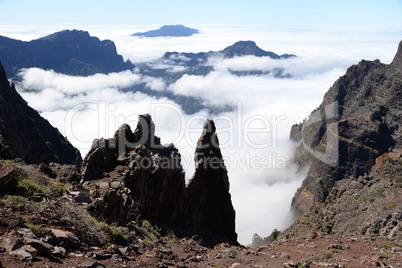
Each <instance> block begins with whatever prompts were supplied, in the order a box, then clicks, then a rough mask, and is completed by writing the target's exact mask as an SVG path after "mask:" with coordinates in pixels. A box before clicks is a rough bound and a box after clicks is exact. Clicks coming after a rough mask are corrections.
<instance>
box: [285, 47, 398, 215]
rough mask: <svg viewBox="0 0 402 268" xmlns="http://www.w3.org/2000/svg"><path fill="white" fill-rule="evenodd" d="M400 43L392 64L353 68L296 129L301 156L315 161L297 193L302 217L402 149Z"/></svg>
mask: <svg viewBox="0 0 402 268" xmlns="http://www.w3.org/2000/svg"><path fill="white" fill-rule="evenodd" d="M401 54H402V49H401V44H399V49H398V53H397V55H396V56H395V59H394V61H393V62H392V64H389V65H387V64H383V63H380V62H379V61H378V60H376V61H365V60H362V61H361V62H360V63H359V64H357V65H353V66H351V67H350V68H349V69H348V70H347V72H346V74H345V75H344V76H342V77H340V78H339V79H338V80H337V81H336V82H335V84H334V85H333V86H332V87H331V88H330V89H329V91H328V92H327V93H326V94H325V96H324V100H323V102H322V104H321V105H320V107H319V108H318V109H317V110H315V111H314V112H313V113H312V114H311V116H310V118H309V120H307V121H306V122H304V123H303V124H301V125H300V124H298V125H295V126H294V127H293V128H292V133H291V138H292V139H294V140H299V141H302V142H303V143H304V146H303V144H302V146H300V148H299V150H298V156H297V157H296V158H297V159H298V160H300V161H297V162H298V163H299V164H301V165H303V164H305V163H306V161H301V159H307V160H310V161H311V167H310V169H309V171H308V175H307V177H306V178H305V180H304V181H303V183H302V186H301V187H300V189H299V190H298V191H297V193H296V194H295V197H294V199H293V202H292V208H293V210H294V211H295V212H296V214H297V215H300V214H302V213H304V212H306V211H308V210H309V209H310V208H311V206H313V205H314V204H316V203H317V202H318V203H322V202H324V201H325V200H326V199H327V196H328V195H329V194H330V192H331V190H332V189H333V188H334V187H335V186H337V185H340V184H342V183H343V182H344V181H345V180H347V179H352V180H353V179H357V178H358V177H359V176H364V175H365V174H369V173H370V170H371V169H372V167H373V165H374V163H375V161H376V158H378V157H379V156H380V155H382V154H384V153H388V152H400V151H401V149H402V129H401V127H400V126H401V124H402V112H401V111H402V72H401V70H402V60H401V57H402V56H401Z"/></svg>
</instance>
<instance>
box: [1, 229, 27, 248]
mask: <svg viewBox="0 0 402 268" xmlns="http://www.w3.org/2000/svg"><path fill="white" fill-rule="evenodd" d="M23 245H24V242H23V241H22V239H21V238H20V237H19V236H18V235H17V234H16V232H15V231H11V232H9V233H7V234H5V235H3V236H2V237H1V239H0V248H3V249H4V250H5V251H6V252H8V253H10V252H11V251H14V250H17V249H19V248H21V247H22V246H23Z"/></svg>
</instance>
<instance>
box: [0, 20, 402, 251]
mask: <svg viewBox="0 0 402 268" xmlns="http://www.w3.org/2000/svg"><path fill="white" fill-rule="evenodd" d="M189 26H190V27H193V28H198V29H200V31H201V33H200V34H197V35H194V36H192V37H180V38H138V37H131V36H130V34H132V33H134V32H140V31H145V30H150V29H154V28H159V27H160V26H155V25H146V26H145V25H141V26H120V27H116V26H113V27H107V26H105V27H98V26H83V27H82V28H80V30H87V31H89V32H90V34H91V35H93V36H97V37H99V38H100V39H111V40H113V41H114V42H115V43H116V46H117V50H118V53H120V54H122V55H123V57H124V58H125V59H130V60H131V61H132V62H133V63H134V64H135V63H137V62H145V61H151V60H155V59H157V58H159V57H161V56H162V55H163V54H164V53H165V52H166V51H177V52H208V51H211V50H213V51H219V50H222V49H224V48H225V47H227V46H229V45H232V44H233V43H235V42H236V41H239V40H253V41H255V42H256V43H257V45H258V46H259V47H260V48H262V49H264V50H269V51H273V52H275V53H277V54H284V53H290V54H296V55H297V58H290V59H286V60H272V59H269V58H257V57H253V56H247V57H236V58H232V59H222V58H214V59H211V60H210V61H209V62H208V64H210V65H211V66H213V71H212V72H210V73H209V74H208V75H206V76H205V77H204V76H192V75H184V76H183V77H182V78H181V79H179V80H178V81H177V82H175V83H173V84H170V85H168V84H167V83H165V82H164V81H162V80H161V79H154V78H151V77H147V76H144V75H141V74H139V73H138V72H137V71H136V70H131V71H125V72H121V73H112V74H108V75H105V74H97V75H94V76H90V77H70V76H67V75H62V74H58V73H55V72H53V71H49V70H47V71H45V70H41V69H37V68H31V69H25V70H22V71H21V72H20V77H21V81H20V82H18V83H17V88H18V90H19V92H20V93H21V95H22V96H23V98H24V99H25V100H27V101H28V104H29V105H30V106H32V107H33V108H35V109H37V110H38V111H39V112H40V113H41V114H42V116H44V117H45V118H47V119H48V120H49V121H50V123H51V124H52V125H53V126H55V127H57V128H58V129H59V130H60V131H61V133H63V134H64V135H66V136H67V138H68V139H69V141H70V142H71V143H72V144H73V145H75V146H76V147H77V148H78V149H79V150H80V151H81V153H82V155H83V156H85V154H86V153H87V152H88V150H89V148H90V146H91V143H92V140H93V139H94V138H99V137H111V136H112V135H113V134H114V132H115V131H116V129H117V128H118V127H119V126H120V125H121V124H122V123H129V124H130V125H131V127H132V128H135V126H136V123H137V116H138V115H139V114H144V113H149V114H151V115H152V117H153V120H154V122H155V125H156V134H157V135H158V136H160V137H161V139H162V143H171V142H173V143H174V144H175V145H176V146H177V147H178V148H179V150H180V152H181V154H182V157H183V166H184V168H185V170H186V179H189V178H190V177H191V175H192V173H193V171H194V166H193V165H194V162H193V153H194V148H195V144H196V142H197V139H198V137H199V136H200V133H201V130H202V125H203V123H204V121H205V119H207V118H212V119H214V120H215V123H216V126H217V129H218V136H219V139H220V144H221V149H222V153H223V155H224V157H225V163H226V166H227V168H228V172H229V178H230V184H231V185H230V186H231V188H230V192H231V195H232V202H233V205H234V207H235V210H236V230H237V232H238V234H239V241H240V243H243V244H248V243H250V242H251V237H252V235H253V234H254V233H258V234H259V235H261V236H267V235H269V234H270V233H271V231H272V230H273V229H274V228H277V229H279V230H283V229H285V228H287V227H288V226H289V225H290V224H291V218H292V217H291V215H290V214H289V209H290V203H291V199H292V197H293V194H294V192H295V191H296V189H297V188H298V187H299V186H300V184H301V181H302V180H303V178H304V176H305V172H306V171H302V172H299V173H296V167H294V166H293V165H292V163H291V158H292V152H293V150H294V147H295V146H294V144H292V142H290V141H289V131H290V128H291V126H292V125H293V124H295V123H298V122H301V121H302V120H303V119H304V118H306V117H307V116H308V115H309V114H310V112H311V111H312V110H313V109H315V108H316V107H318V105H319V104H320V103H321V101H322V98H323V95H324V93H325V92H326V91H327V90H328V89H329V87H330V86H331V85H332V84H333V83H334V82H335V81H336V79H337V78H338V77H339V76H341V75H343V74H344V73H345V72H346V69H347V68H348V67H349V66H350V65H351V64H356V63H358V62H359V61H360V60H361V59H367V60H374V59H377V58H378V59H380V60H381V61H382V62H384V63H389V62H391V61H392V58H393V56H394V54H395V52H396V48H397V45H398V42H399V41H400V40H399V38H400V36H402V35H401V33H402V31H401V30H400V29H393V28H386V29H384V28H383V29H373V28H371V29H354V28H352V27H349V28H342V29H341V28H335V27H325V26H292V25H290V26H289V25H288V26H286V25H271V26H264V25H256V26H237V25H226V26H222V25H189ZM67 28H70V27H67V26H66V27H61V26H58V27H32V26H31V27H25V28H22V27H17V26H15V27H12V26H8V27H3V28H2V31H1V32H0V35H5V36H9V37H12V38H17V39H21V40H31V39H34V38H38V37H41V36H44V35H47V34H51V33H52V32H55V31H58V30H63V29H67ZM70 29H71V28H70ZM163 68H167V70H169V71H170V72H175V71H180V70H183V69H182V68H183V67H180V66H173V65H170V66H164V67H163ZM273 68H283V69H284V70H285V72H286V73H289V74H290V75H291V76H292V77H291V78H285V79H279V78H275V77H273V76H272V75H258V76H257V75H256V76H236V75H234V74H232V73H231V72H230V70H232V71H249V70H261V71H267V70H272V69H273ZM139 83H147V85H148V87H149V88H151V89H154V90H158V91H163V90H169V91H172V92H174V93H176V94H181V95H185V96H192V97H196V98H199V99H200V101H202V102H203V103H204V104H205V105H230V106H231V107H233V110H232V111H231V112H225V113H221V114H211V113H210V112H209V111H207V110H203V111H199V112H197V113H196V114H193V115H186V114H184V112H183V111H182V110H181V108H180V106H178V105H177V104H176V103H174V102H173V101H171V100H169V99H166V98H160V99H157V98H155V97H153V96H149V95H146V94H144V93H140V92H122V90H121V89H123V88H127V87H130V86H133V85H136V84H139Z"/></svg>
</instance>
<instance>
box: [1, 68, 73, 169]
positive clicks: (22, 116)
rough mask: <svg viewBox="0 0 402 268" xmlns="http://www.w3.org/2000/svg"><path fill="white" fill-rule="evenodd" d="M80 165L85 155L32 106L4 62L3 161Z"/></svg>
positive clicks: (2, 79) (2, 74) (2, 105)
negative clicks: (16, 87) (9, 77)
mask: <svg viewBox="0 0 402 268" xmlns="http://www.w3.org/2000/svg"><path fill="white" fill-rule="evenodd" d="M14 158H22V159H23V160H24V161H25V162H27V163H36V164H40V163H50V162H55V163H62V164H79V163H80V162H81V155H80V153H79V151H78V150H77V149H76V148H74V147H73V146H72V145H71V144H70V143H69V142H68V141H67V139H66V138H65V137H63V135H61V134H60V132H59V131H58V130H57V129H56V128H54V127H52V126H51V125H50V123H49V122H48V121H47V120H45V119H44V118H42V117H41V116H40V115H39V113H38V112H36V111H35V110H34V109H32V108H31V107H29V106H28V105H27V103H26V102H25V101H24V100H23V99H22V97H21V96H20V95H19V94H18V93H17V91H16V90H15V87H14V84H10V83H9V81H8V80H7V76H6V73H5V71H4V69H3V66H2V65H1V63H0V159H14Z"/></svg>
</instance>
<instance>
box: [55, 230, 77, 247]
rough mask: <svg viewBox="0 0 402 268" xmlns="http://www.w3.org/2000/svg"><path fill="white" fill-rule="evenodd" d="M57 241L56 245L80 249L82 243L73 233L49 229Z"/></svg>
mask: <svg viewBox="0 0 402 268" xmlns="http://www.w3.org/2000/svg"><path fill="white" fill-rule="evenodd" d="M49 230H50V231H51V232H52V234H53V235H54V237H55V239H56V243H57V244H60V245H62V246H68V247H73V248H75V247H78V246H80V244H81V242H80V240H79V239H78V237H76V236H75V235H74V234H73V233H71V232H69V231H64V230H59V229H49Z"/></svg>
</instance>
